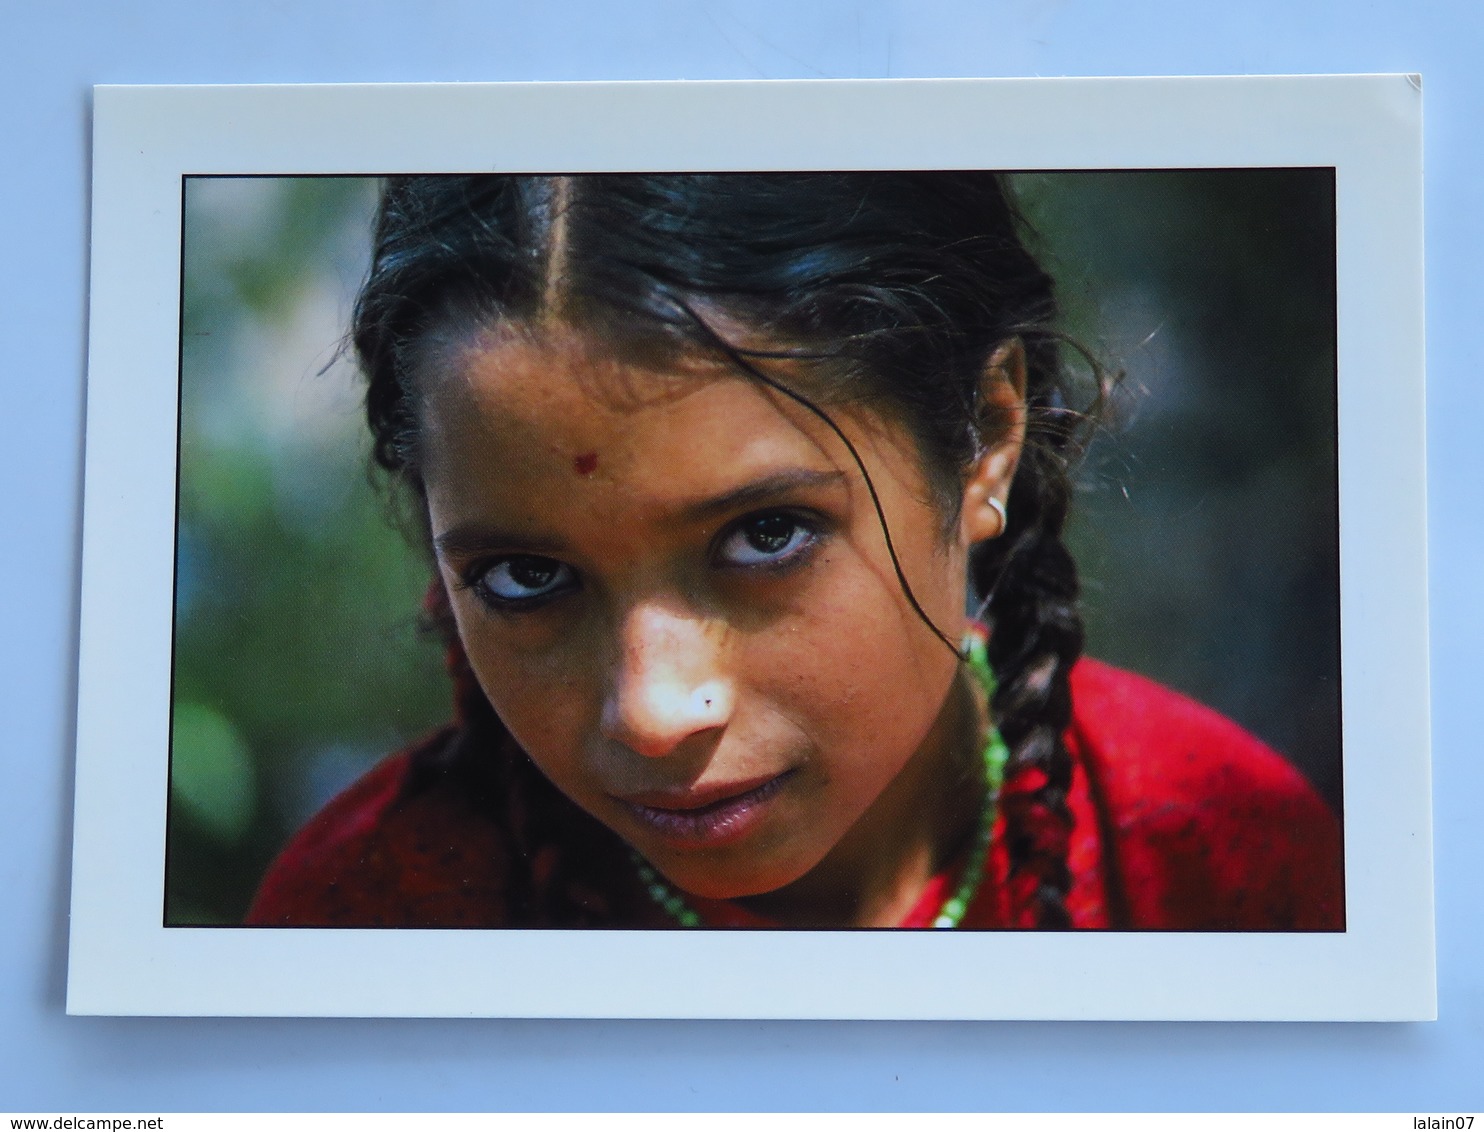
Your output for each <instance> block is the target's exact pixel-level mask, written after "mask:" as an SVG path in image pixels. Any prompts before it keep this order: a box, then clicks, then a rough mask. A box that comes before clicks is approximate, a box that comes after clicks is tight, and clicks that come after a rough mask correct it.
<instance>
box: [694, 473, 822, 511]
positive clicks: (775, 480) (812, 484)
mask: <svg viewBox="0 0 1484 1132" xmlns="http://www.w3.org/2000/svg"><path fill="white" fill-rule="evenodd" d="M844 478H845V473H844V472H842V471H840V470H839V469H833V470H831V471H828V472H825V471H818V470H816V469H814V468H789V469H787V470H785V471H781V472H776V473H774V474H773V475H771V476H764V477H763V478H762V479H760V480H753V481H752V482H751V483H746V484H743V485H742V486H741V487H738V488H734V489H732V490H731V491H727V492H723V493H722V494H721V495H716V496H712V497H711V498H710V499H702V500H699V501H697V502H695V503H687V504H686V505H685V506H683V507H682V508H681V509H680V517H681V518H682V520H685V521H689V522H697V521H699V520H702V519H713V518H715V517H716V516H717V515H723V514H726V513H727V512H729V511H738V510H741V509H743V508H745V507H755V506H757V505H758V504H760V503H770V502H772V501H773V500H775V499H778V498H780V497H782V496H786V495H789V494H791V493H792V492H795V491H807V490H809V489H811V488H820V487H824V486H826V485H828V484H834V483H838V482H839V481H840V480H842V479H844Z"/></svg>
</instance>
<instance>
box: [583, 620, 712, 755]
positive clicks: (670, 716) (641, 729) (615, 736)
mask: <svg viewBox="0 0 1484 1132" xmlns="http://www.w3.org/2000/svg"><path fill="white" fill-rule="evenodd" d="M720 644H721V642H720V641H719V640H718V639H717V638H716V636H715V633H714V630H712V629H710V628H708V626H707V624H706V622H705V621H704V620H701V619H697V618H695V617H691V616H686V615H683V614H679V613H676V612H675V611H673V610H664V609H656V608H653V607H641V608H638V609H635V610H632V611H631V612H630V613H629V614H628V616H627V617H626V618H625V619H624V621H623V623H622V625H621V626H620V630H619V642H618V654H619V655H618V660H617V663H616V665H615V670H614V674H613V677H612V680H611V682H610V686H609V690H608V693H607V696H606V697H605V699H604V702H603V715H602V724H601V726H602V731H603V735H604V737H605V738H607V739H610V740H612V741H614V742H616V743H621V744H623V745H624V746H625V747H628V748H629V749H630V750H632V751H635V752H637V753H638V754H641V755H644V756H645V757H647V758H664V757H666V756H667V755H671V754H674V753H675V752H676V751H677V749H679V748H680V747H681V746H682V745H683V744H684V743H685V742H686V740H687V739H690V738H691V737H692V736H695V735H700V734H702V733H704V732H707V731H714V730H718V729H720V728H723V727H725V726H726V724H727V721H728V720H729V719H731V716H732V709H733V707H734V706H735V702H734V701H735V693H734V690H733V686H732V683H731V681H730V680H728V679H726V678H725V676H724V675H723V674H722V672H721V648H720Z"/></svg>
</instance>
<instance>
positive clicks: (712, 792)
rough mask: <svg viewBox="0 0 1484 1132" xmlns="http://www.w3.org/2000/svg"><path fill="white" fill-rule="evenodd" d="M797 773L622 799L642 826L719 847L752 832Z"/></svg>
mask: <svg viewBox="0 0 1484 1132" xmlns="http://www.w3.org/2000/svg"><path fill="white" fill-rule="evenodd" d="M793 774H794V772H793V771H792V770H786V771H784V772H783V773H782V774H775V775H770V776H768V777H766V778H761V779H751V780H748V781H743V782H734V783H727V784H725V785H722V786H717V787H713V788H711V789H707V790H682V791H652V792H648V793H643V794H631V795H628V796H626V797H622V798H619V799H618V801H619V802H621V803H622V804H623V805H624V807H625V808H626V809H627V810H628V811H629V813H630V814H632V815H633V816H634V818H635V819H637V820H638V822H639V824H640V825H642V826H643V827H644V828H645V829H647V830H648V831H650V832H651V833H653V834H655V835H657V836H658V837H660V838H661V839H663V840H664V841H667V842H669V843H670V844H672V845H675V846H677V847H693V848H713V847H716V846H720V845H725V844H727V843H728V842H732V841H736V840H738V839H739V838H742V837H745V836H747V834H748V833H749V832H750V831H751V830H752V829H753V828H754V827H755V826H756V825H757V824H758V822H760V821H761V820H762V818H763V814H764V811H765V810H766V809H767V807H768V804H769V803H770V802H771V801H772V800H773V799H774V798H775V797H776V796H777V795H778V793H779V792H780V791H781V790H782V789H783V787H784V784H785V783H787V781H788V780H789V779H790V778H792V777H793Z"/></svg>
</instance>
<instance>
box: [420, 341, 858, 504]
mask: <svg viewBox="0 0 1484 1132" xmlns="http://www.w3.org/2000/svg"><path fill="white" fill-rule="evenodd" d="M429 368H430V369H431V370H432V371H433V372H430V373H429V374H428V375H427V378H426V380H425V381H424V384H423V390H422V401H421V417H422V422H421V424H422V428H421V432H422V448H423V451H422V464H423V471H424V478H425V480H426V481H427V482H428V484H429V486H430V487H434V486H435V485H437V484H439V483H445V484H446V483H449V482H456V481H460V480H465V479H467V478H468V477H469V476H470V475H472V474H474V473H475V472H476V471H477V466H479V465H483V464H498V465H499V468H500V470H501V471H502V472H503V473H506V474H509V473H516V474H517V478H524V477H525V475H526V474H543V475H552V474H567V475H571V474H573V473H576V474H577V475H578V476H579V477H581V476H585V475H589V474H594V473H595V474H596V475H597V476H598V477H599V478H600V479H602V480H611V479H612V478H613V477H614V476H615V475H617V474H618V473H619V472H621V471H622V472H624V473H626V474H633V473H636V472H647V473H651V474H652V475H653V476H656V477H663V476H665V475H668V474H674V473H677V472H680V471H682V470H683V471H684V472H685V474H686V475H687V476H690V477H695V476H705V475H709V474H711V473H713V472H715V473H718V474H719V473H721V472H722V471H723V470H724V469H725V470H729V471H730V472H738V471H745V466H746V465H751V464H766V463H769V462H777V461H780V460H788V461H791V462H794V463H803V464H806V465H820V466H833V465H834V463H835V458H834V456H833V455H832V454H831V453H830V452H829V447H830V446H829V445H828V443H827V441H826V438H825V437H824V436H823V435H822V430H823V429H824V426H822V424H821V423H820V422H818V421H817V420H815V419H813V418H812V416H811V414H809V413H808V412H807V411H806V410H803V409H802V408H801V407H800V406H798V405H795V404H793V403H792V402H790V401H789V400H788V399H787V398H786V397H784V396H782V395H781V394H778V393H777V392H775V391H774V390H771V389H769V388H768V387H767V386H765V385H764V384H762V383H761V382H758V381H757V380H755V379H753V378H752V377H750V376H749V375H746V374H743V373H739V372H738V371H737V370H736V369H735V368H734V367H733V366H731V365H730V364H728V363H727V362H726V361H725V360H723V359H719V358H710V357H705V356H698V355H695V354H689V355H678V356H676V357H675V358H674V359H672V360H670V361H667V362H666V363H664V364H659V363H649V362H646V363H643V364H641V363H635V362H631V361H627V360H625V359H623V358H620V357H617V356H615V355H614V354H613V353H612V352H611V351H605V349H604V347H603V344H602V343H601V342H600V341H595V340H594V339H593V338H592V337H590V336H587V335H583V334H581V333H579V332H577V331H573V330H570V329H568V328H566V327H561V326H558V327H554V328H550V329H542V330H540V331H532V330H530V329H526V328H510V327H501V328H496V329H491V330H485V331H481V332H480V333H478V334H477V335H474V336H472V337H471V338H470V339H468V340H466V341H465V342H464V343H463V344H461V345H460V346H459V347H458V348H457V349H455V350H451V351H449V352H448V353H447V354H446V357H445V360H444V362H443V363H442V364H440V365H437V366H434V367H429ZM739 463H740V464H741V465H744V467H741V468H739V467H738V465H739Z"/></svg>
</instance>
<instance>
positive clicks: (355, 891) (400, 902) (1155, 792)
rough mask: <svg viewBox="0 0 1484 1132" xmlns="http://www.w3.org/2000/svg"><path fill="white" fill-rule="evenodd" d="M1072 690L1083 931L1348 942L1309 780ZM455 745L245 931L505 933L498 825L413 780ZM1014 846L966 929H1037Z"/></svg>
mask: <svg viewBox="0 0 1484 1132" xmlns="http://www.w3.org/2000/svg"><path fill="white" fill-rule="evenodd" d="M1071 680H1072V702H1073V705H1074V708H1073V721H1072V725H1071V726H1070V727H1069V728H1068V729H1067V733H1066V743H1067V747H1068V749H1069V751H1070V752H1071V755H1072V760H1073V763H1074V769H1073V778H1072V788H1071V792H1070V794H1069V797H1068V805H1069V807H1070V809H1071V812H1072V816H1073V819H1074V822H1075V824H1074V827H1073V831H1072V835H1071V845H1070V850H1069V854H1068V865H1069V867H1070V869H1071V873H1072V878H1073V879H1072V887H1071V890H1070V891H1069V892H1068V893H1067V910H1068V912H1069V913H1070V916H1071V921H1072V924H1073V926H1074V927H1078V928H1124V929H1174V930H1186V931H1251V930H1324V931H1338V930H1343V928H1344V922H1345V921H1344V876H1343V846H1342V842H1341V837H1340V829H1339V824H1338V822H1337V821H1336V820H1335V818H1334V816H1333V814H1331V813H1330V811H1329V809H1328V808H1327V807H1326V806H1325V804H1324V803H1323V802H1322V801H1321V800H1320V799H1319V797H1318V795H1317V794H1315V793H1314V790H1313V789H1312V788H1311V787H1310V786H1309V784H1308V783H1307V782H1306V781H1305V780H1304V778H1303V776H1302V775H1300V774H1299V773H1298V771H1296V770H1295V769H1294V768H1293V767H1292V766H1290V765H1289V764H1288V763H1287V762H1286V761H1285V760H1284V759H1283V758H1282V757H1280V756H1279V755H1277V754H1275V753H1274V752H1273V751H1271V750H1270V749H1269V748H1267V747H1266V746H1264V745H1263V744H1262V743H1260V742H1259V741H1258V740H1257V739H1255V738H1253V737H1252V736H1251V735H1249V734H1247V733H1246V732H1245V731H1243V730H1242V729H1241V728H1239V727H1237V726H1236V724H1234V723H1232V722H1230V721H1229V720H1226V719H1224V718H1223V717H1221V716H1219V715H1217V714H1216V713H1215V712H1213V711H1211V710H1210V709H1208V708H1205V707H1202V706H1200V705H1199V704H1197V703H1194V702H1193V701H1191V700H1189V699H1186V698H1185V697H1184V696H1181V695H1179V694H1177V693H1175V692H1172V691H1170V690H1169V689H1167V688H1163V687H1161V686H1160V685H1158V684H1155V683H1152V682H1151V681H1148V680H1145V679H1143V678H1142V677H1139V676H1134V675H1132V674H1130V673H1127V672H1121V671H1119V670H1118V669H1114V668H1110V667H1108V666H1107V665H1104V664H1099V663H1098V662H1096V661H1091V660H1085V659H1084V660H1081V661H1079V662H1078V663H1077V665H1076V667H1075V668H1074V669H1073V670H1072V678H1071ZM447 739H448V732H446V731H445V732H440V733H439V734H438V735H435V736H433V737H431V738H430V739H429V740H426V741H425V742H424V744H422V745H421V746H420V747H419V748H415V749H414V750H413V751H412V752H406V753H403V754H400V755H395V756H393V757H392V758H390V759H387V760H386V761H385V762H383V763H381V764H380V765H379V766H377V767H376V768H375V769H373V770H372V771H371V772H370V773H369V774H367V775H366V776H365V777H364V778H362V779H361V780H360V781H359V782H357V783H355V784H354V785H353V786H351V788H350V789H349V790H347V791H346V792H345V793H343V794H341V795H340V796H339V797H338V798H336V799H334V800H333V801H332V802H330V804H329V805H328V806H326V807H325V809H324V810H322V811H321V812H320V813H319V814H318V815H316V816H315V817H314V818H313V819H312V820H311V821H310V822H309V824H308V825H306V826H305V827H304V829H302V830H301V831H300V832H299V833H298V834H297V835H296V836H295V837H294V838H293V840H292V841H291V842H290V843H289V845H288V847H287V848H286V849H285V850H284V851H283V853H282V854H281V855H280V856H279V858H278V860H277V861H275V862H274V864H273V866H272V867H271V868H270V869H269V871H268V875H267V877H266V878H265V879H264V881H263V884H262V887H261V888H260V889H259V891H258V895H257V898H256V900H255V901H254V903H253V906H252V909H251V911H250V912H249V914H248V919H247V922H248V923H250V924H261V925H295V926H382V925H385V926H407V927H505V926H510V925H511V923H512V920H513V919H514V917H512V914H511V910H510V899H509V894H510V890H511V885H510V883H509V881H510V878H511V871H510V863H509V853H508V851H507V850H506V848H505V846H506V841H505V839H504V838H503V837H502V835H501V831H500V830H499V829H498V828H497V826H496V823H495V822H494V820H493V819H492V818H491V817H490V815H489V813H488V812H487V809H486V808H484V807H482V806H481V805H479V804H478V802H477V801H476V800H475V799H473V798H471V797H470V796H469V794H468V792H466V791H463V790H461V789H459V788H458V787H457V786H456V785H455V784H454V780H452V779H451V778H448V777H438V776H432V777H431V778H430V777H429V776H427V775H417V774H413V773H412V767H413V765H414V762H415V759H416V756H417V755H418V753H419V752H420V751H426V750H430V749H433V747H434V746H436V745H439V744H442V743H445V742H447ZM594 824H596V823H594ZM1003 834H1004V830H1003V826H1000V827H997V828H996V831H995V836H994V837H993V839H992V841H991V843H990V849H989V854H988V858H987V861H986V867H985V874H984V881H983V883H982V884H981V885H980V887H979V891H978V895H977V896H976V897H975V899H974V900H973V902H972V903H971V905H970V907H969V909H968V911H967V913H966V914H965V916H964V918H963V921H962V925H961V926H962V927H965V928H1006V927H1032V926H1034V924H1035V910H1034V907H1033V905H1032V903H1031V893H1030V891H1028V887H1027V886H1026V885H1024V884H1016V883H1015V882H1014V881H1012V879H1011V878H1010V875H1009V871H1010V870H1009V858H1008V853H1007V850H1006V846H1005V843H1004V836H1003ZM526 867H528V868H530V869H533V870H539V869H540V868H541V867H542V864H541V861H540V860H539V859H537V860H535V861H533V862H532V863H531V864H530V865H528V866H526ZM961 868H962V864H961V863H960V864H959V865H958V866H956V867H954V868H951V869H949V870H946V871H945V872H943V873H941V874H939V875H938V876H936V877H934V878H933V879H932V880H931V881H930V882H929V884H928V887H927V889H926V890H925V891H924V892H923V894H922V897H921V898H920V900H919V901H918V904H917V906H916V908H915V909H914V910H913V912H912V913H911V915H909V916H908V917H907V919H906V920H905V921H904V922H903V923H902V925H901V926H902V927H928V926H930V925H931V922H932V919H933V917H934V916H935V915H936V914H937V911H938V909H939V908H940V907H941V906H942V904H943V902H944V900H945V899H946V898H947V897H948V896H949V895H950V894H951V893H952V891H953V888H954V886H955V884H956V883H957V878H958V875H959V872H960V869H961ZM619 903H620V904H621V903H622V902H619ZM692 903H693V905H694V907H695V908H696V909H697V911H699V912H700V913H701V915H702V917H703V919H704V920H705V922H706V923H707V924H710V925H715V926H718V927H766V926H769V924H768V923H767V922H766V921H764V920H762V919H760V918H759V917H757V916H755V915H753V914H752V913H750V912H748V911H747V910H746V909H744V908H742V907H741V906H740V905H736V904H732V903H729V902H726V901H713V900H695V901H693V902H692ZM629 907H630V908H637V909H640V911H638V912H633V913H628V914H625V915H624V916H623V917H622V918H620V919H615V920H614V921H613V923H612V926H615V927H665V926H672V925H671V924H670V922H669V921H668V920H667V919H666V918H665V917H664V915H663V914H662V913H661V912H660V911H659V909H658V908H657V907H655V906H653V905H652V904H648V903H646V902H645V901H642V900H640V901H637V902H631V903H630V904H629Z"/></svg>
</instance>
